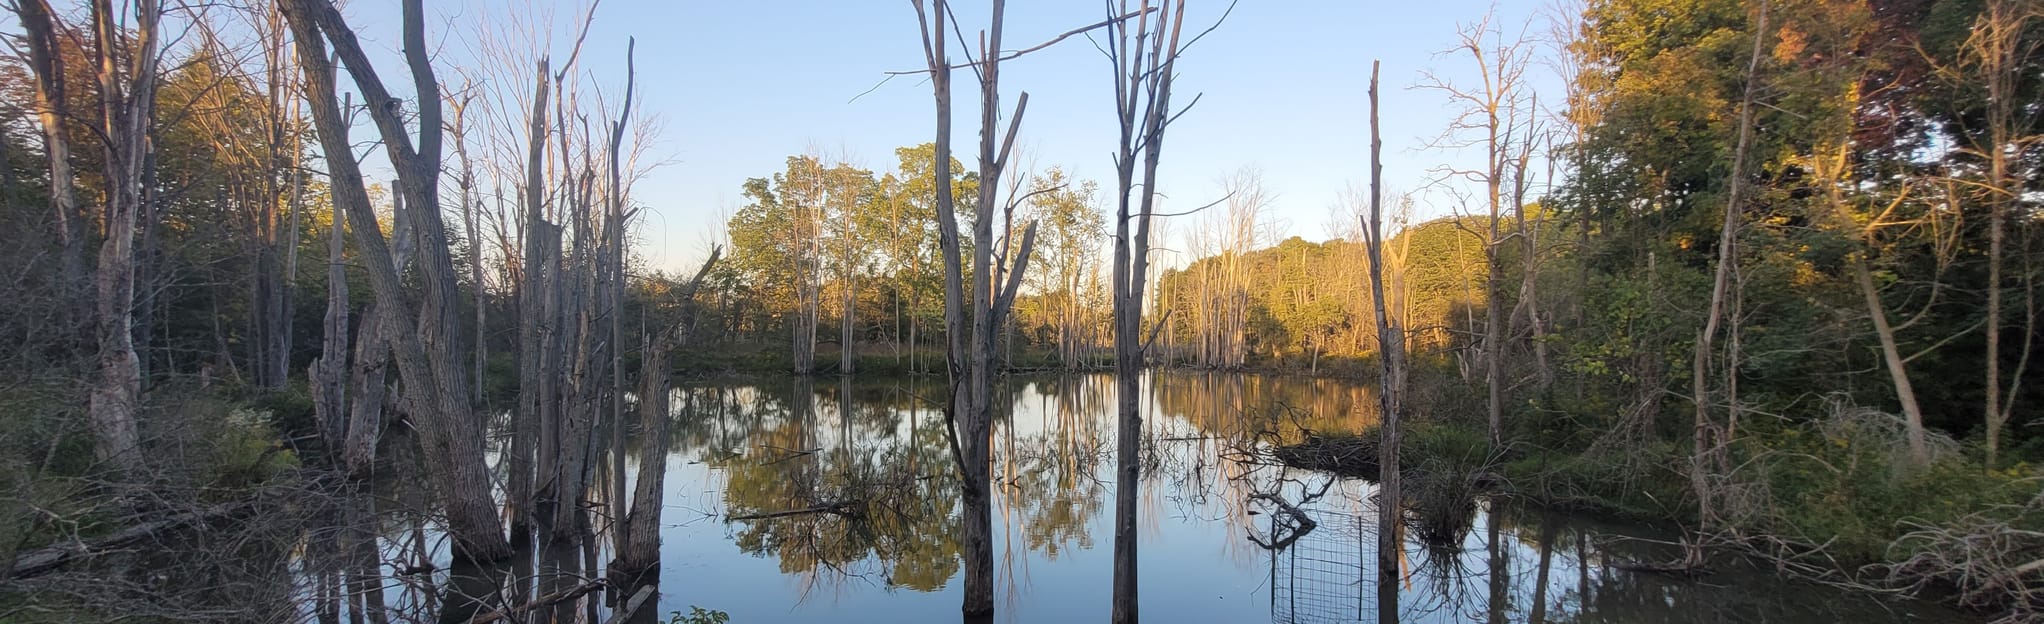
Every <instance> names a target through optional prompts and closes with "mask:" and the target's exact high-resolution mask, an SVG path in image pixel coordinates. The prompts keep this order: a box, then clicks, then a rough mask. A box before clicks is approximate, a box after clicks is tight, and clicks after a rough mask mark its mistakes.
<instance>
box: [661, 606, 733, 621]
mask: <svg viewBox="0 0 2044 624" xmlns="http://www.w3.org/2000/svg"><path fill="white" fill-rule="evenodd" d="M730 621H731V614H729V613H725V612H723V611H718V610H715V609H710V610H704V609H703V608H702V607H698V606H695V605H689V606H688V613H686V614H684V613H682V612H680V611H675V612H673V613H670V614H668V616H667V624H727V623H728V622H730Z"/></svg>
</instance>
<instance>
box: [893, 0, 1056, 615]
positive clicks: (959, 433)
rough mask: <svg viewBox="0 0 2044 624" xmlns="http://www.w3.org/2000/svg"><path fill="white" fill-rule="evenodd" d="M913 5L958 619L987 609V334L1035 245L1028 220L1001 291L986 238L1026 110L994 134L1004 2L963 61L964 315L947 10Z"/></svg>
mask: <svg viewBox="0 0 2044 624" xmlns="http://www.w3.org/2000/svg"><path fill="white" fill-rule="evenodd" d="M913 4H914V5H915V8H916V19H917V23H918V24H919V25H920V26H921V29H920V31H921V33H922V38H923V57H924V60H925V61H926V62H927V69H925V70H924V71H926V72H928V73H929V74H930V85H931V89H932V91H933V93H934V96H935V99H936V105H937V140H936V163H935V164H936V181H937V232H938V237H937V238H938V244H939V247H941V249H942V252H943V255H944V326H945V329H946V331H945V334H946V352H945V353H946V357H945V359H946V361H947V362H948V364H949V367H948V369H949V373H950V380H951V396H950V400H949V401H948V403H947V404H946V405H945V410H944V411H945V415H944V416H945V425H946V426H947V431H948V432H949V433H950V438H951V450H952V455H953V457H954V458H955V459H956V460H957V462H958V469H959V473H960V489H961V490H962V492H961V494H962V496H961V499H962V503H963V507H964V512H963V514H962V515H963V520H962V521H961V523H960V524H961V525H962V526H963V529H962V531H961V533H962V535H961V537H962V538H963V539H961V540H960V541H961V549H960V550H961V551H962V552H963V553H964V568H965V592H964V593H965V596H964V604H963V606H962V610H963V611H964V613H965V614H966V615H971V616H978V615H987V614H991V613H993V610H994V563H993V515H992V514H993V507H992V491H991V483H990V481H991V472H992V451H991V445H992V442H993V441H992V431H993V385H994V376H995V373H996V371H995V370H994V362H993V355H994V348H995V344H994V339H995V337H996V336H995V330H996V328H999V327H1000V326H1001V324H1002V323H1003V322H1004V321H1005V318H1006V316H1007V314H1008V311H1009V309H1010V307H1011V306H1012V304H1013V303H1014V300H1015V292H1016V290H1017V289H1018V288H1019V287H1020V286H1021V284H1022V276H1023V274H1024V272H1025V269H1026V268H1027V267H1028V265H1029V251H1030V248H1031V247H1032V246H1033V245H1034V244H1035V239H1036V225H1035V223H1033V222H1032V223H1030V224H1029V225H1028V226H1027V228H1026V229H1025V230H1024V231H1023V234H1022V239H1021V240H1022V244H1021V246H1020V247H1019V248H1017V252H1016V256H1015V257H1014V258H1013V259H1012V262H1013V266H1014V270H1013V272H1012V273H1010V274H1009V275H1008V279H1007V281H1006V282H1005V283H999V284H997V283H995V282H994V281H993V275H994V274H993V267H994V266H995V265H996V264H1007V262H1005V261H1006V260H1008V259H1006V258H995V257H994V249H996V248H1000V247H1002V245H1001V244H1000V239H998V238H996V237H995V235H994V223H995V222H996V221H998V220H999V219H997V218H995V217H996V215H995V214H994V211H995V210H996V207H998V206H999V205H1000V204H999V203H998V202H997V201H996V197H997V196H998V193H999V191H1000V180H1001V172H1002V171H1004V170H1005V169H1006V167H1007V161H1008V154H1009V151H1010V150H1011V149H1012V148H1013V147H1014V144H1015V133H1016V131H1017V130H1018V129H1019V128H1020V126H1021V124H1022V115H1023V111H1024V110H1026V107H1027V106H1028V104H1029V94H1028V93H1023V94H1022V95H1021V97H1020V98H1019V99H1018V100H1017V101H1016V103H1015V112H1014V114H1013V115H1012V116H1011V117H1010V118H1009V120H1008V128H1007V132H1006V134H1005V135H1000V134H996V131H997V130H998V129H999V128H1000V127H1001V123H1000V106H1001V93H1000V63H1001V61H1002V60H1004V58H1014V56H1016V55H1018V54H1020V53H1003V52H1001V25H1002V20H1003V18H1004V16H1005V12H1006V8H1007V6H1006V5H1007V3H1006V2H1005V0H993V17H992V25H991V26H990V27H989V28H988V30H987V31H986V32H985V34H984V35H983V37H982V44H981V48H980V50H979V59H978V60H973V59H972V55H971V54H970V53H968V54H967V61H968V62H967V63H966V64H964V65H962V66H961V67H970V68H972V69H973V70H974V73H975V74H976V75H977V76H978V77H979V81H980V102H981V106H980V141H979V185H980V186H979V197H978V202H977V203H976V204H975V205H974V210H975V218H974V219H973V262H972V265H971V270H972V279H971V282H970V286H971V288H972V293H971V300H970V304H969V305H970V306H971V307H969V308H968V307H967V305H968V303H967V299H966V297H967V293H966V292H965V289H966V288H967V286H968V284H967V282H966V276H965V271H966V265H965V263H964V260H963V258H962V251H961V249H960V240H959V231H958V215H957V206H956V203H957V202H956V201H955V198H954V197H953V196H952V188H951V70H952V69H954V67H953V66H952V65H951V61H950V60H949V50H948V48H949V44H948V43H947V42H946V35H947V34H948V28H947V26H946V24H945V20H946V19H947V18H949V16H950V9H949V7H948V6H947V4H948V3H947V2H946V1H945V0H933V1H932V2H931V3H929V4H930V5H933V6H925V3H924V2H922V1H921V0H916V1H915V2H914V3H913ZM1061 38H1062V37H1060V39H1061ZM1045 45H1049V44H1045ZM1042 47H1043V46H1037V48H1032V49H1040V48H1042ZM916 73H921V72H916Z"/></svg>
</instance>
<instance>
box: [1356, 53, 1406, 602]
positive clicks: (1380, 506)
mask: <svg viewBox="0 0 2044 624" xmlns="http://www.w3.org/2000/svg"><path fill="white" fill-rule="evenodd" d="M1378 68H1379V63H1378V62H1376V61H1372V62H1371V63H1370V214H1369V221H1368V222H1367V223H1365V224H1364V226H1363V230H1364V231H1363V235H1364V237H1365V238H1364V241H1365V245H1366V247H1367V249H1366V252H1367V253H1368V254H1369V259H1370V293H1371V295H1370V296H1371V301H1372V303H1373V304H1374V306H1373V307H1374V309H1375V311H1376V321H1377V367H1378V374H1379V381H1378V384H1379V387H1378V388H1377V405H1378V410H1379V411H1380V413H1379V414H1378V422H1380V423H1381V424H1380V425H1379V426H1378V429H1377V435H1378V442H1377V449H1378V450H1377V454H1378V457H1377V466H1378V470H1377V473H1378V475H1379V476H1378V480H1377V615H1378V618H1379V620H1380V621H1385V622H1395V621H1397V620H1398V586H1399V580H1400V577H1401V574H1400V572H1401V571H1400V569H1399V563H1400V557H1399V555H1400V554H1402V553H1404V548H1405V537H1404V533H1405V530H1404V529H1405V522H1404V515H1403V514H1402V513H1401V512H1400V510H1401V509H1402V508H1403V504H1404V500H1405V499H1404V495H1403V492H1402V491H1401V489H1400V486H1401V483H1400V481H1401V478H1400V476H1399V466H1398V459H1399V458H1398V448H1399V444H1400V441H1399V420H1400V416H1401V414H1400V410H1401V409H1403V408H1402V406H1401V403H1400V402H1401V400H1402V399H1403V398H1404V394H1405V329H1404V327H1402V326H1400V324H1399V322H1398V320H1396V318H1395V317H1393V316H1392V315H1391V313H1390V311H1389V310H1390V309H1389V308H1388V307H1387V306H1385V305H1384V216H1383V215H1384V210H1383V178H1384V166H1383V164H1382V162H1381V155H1382V153H1383V150H1384V141H1383V139H1381V138H1379V136H1378V122H1377V114H1378V110H1377V108H1378V104H1377V71H1378Z"/></svg>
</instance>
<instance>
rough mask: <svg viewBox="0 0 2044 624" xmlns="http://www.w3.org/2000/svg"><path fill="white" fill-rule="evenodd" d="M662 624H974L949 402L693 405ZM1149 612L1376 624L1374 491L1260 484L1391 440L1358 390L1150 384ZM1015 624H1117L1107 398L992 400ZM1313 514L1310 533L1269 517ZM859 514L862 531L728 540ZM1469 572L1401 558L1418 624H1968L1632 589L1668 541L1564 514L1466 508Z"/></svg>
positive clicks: (700, 396)
mask: <svg viewBox="0 0 2044 624" xmlns="http://www.w3.org/2000/svg"><path fill="white" fill-rule="evenodd" d="M677 392H678V393H682V395H683V396H682V397H679V398H678V400H676V401H675V402H674V404H675V405H676V406H678V407H677V409H679V410H683V411H684V412H685V413H683V414H680V415H679V421H680V427H681V428H680V430H679V431H678V432H677V433H678V435H676V436H675V444H674V447H673V449H672V451H671V452H672V453H673V455H672V456H671V459H670V466H671V472H670V473H669V475H668V484H667V485H668V492H667V501H668V511H667V513H666V517H665V522H664V526H665V529H664V532H663V539H664V544H663V547H662V560H663V562H664V567H663V569H662V572H661V579H660V587H661V597H660V611H659V612H660V613H669V612H672V611H682V612H687V611H688V610H689V608H690V607H691V606H692V605H699V606H702V607H705V608H709V609H716V610H720V611H724V612H727V613H729V614H730V615H731V619H732V621H734V622H742V623H753V622H806V621H831V622H901V621H935V620H948V619H953V618H956V617H957V609H958V604H959V596H958V591H959V576H958V574H959V563H958V560H957V543H956V542H955V540H954V539H953V538H952V536H953V535H954V534H955V533H954V532H953V531H952V529H951V528H950V527H951V526H953V525H954V524H955V521H954V520H953V517H954V516H953V514H954V513H955V510H954V509H953V505H954V503H953V501H954V499H955V496H956V495H955V491H956V485H955V480H954V476H953V475H954V474H955V472H956V471H955V469H954V464H952V463H951V461H952V459H951V456H950V454H949V450H948V446H947V442H946V437H945V433H944V423H943V421H942V416H941V415H940V413H939V412H938V411H937V410H935V409H934V408H933V404H932V401H934V400H937V398H938V397H941V396H943V387H942V385H941V381H940V380H932V379H890V380H874V379H843V380H840V379H816V380H811V379H781V380H770V381H759V382H749V383H741V384H722V385H711V386H698V387H692V388H684V389H679V390H677ZM1145 396H1146V400H1145V401H1144V405H1145V409H1146V410H1147V416H1146V418H1145V424H1144V439H1143V444H1142V448H1143V449H1144V452H1145V463H1146V465H1145V471H1144V481H1143V484H1142V496H1141V499H1140V500H1141V502H1140V510H1141V523H1140V527H1141V546H1140V548H1139V552H1140V553H1141V560H1140V578H1141V580H1142V593H1141V597H1142V600H1141V612H1142V615H1143V617H1144V618H1145V619H1147V620H1150V621H1159V622H1263V621H1270V622H1357V621H1378V619H1379V618H1378V617H1377V615H1376V610H1375V604H1376V590H1375V583H1376V578H1377V575H1376V572H1375V561H1376V554H1375V549H1376V528H1375V526H1374V525H1375V517H1376V512H1375V510H1374V505H1375V502H1374V501H1373V500H1372V496H1373V494H1374V486H1373V485H1372V484H1370V483H1367V482H1364V481H1362V480H1351V479H1339V478H1334V477H1331V476H1328V475H1324V474H1318V473H1313V472H1307V471H1301V470H1297V469H1288V468H1285V467H1283V466H1281V465H1277V464H1275V463H1274V462H1270V461H1268V460H1266V459H1262V458H1261V457H1262V456H1261V455H1259V454H1258V453H1257V452H1256V451H1257V450H1259V449H1258V447H1259V445H1260V444H1261V443H1260V442H1259V441H1258V437H1257V435H1258V433H1259V432H1282V431H1290V432H1297V431H1299V430H1301V429H1302V428H1304V429H1311V430H1315V431H1322V432H1327V431H1354V430H1359V429H1361V428H1363V427H1366V426H1369V425H1372V424H1374V420H1375V409H1374V405H1375V397H1374V395H1373V394H1372V393H1371V392H1370V390H1369V389H1368V388H1367V387H1364V386H1360V385H1355V384H1349V383H1342V382H1338V381H1333V380H1324V379H1297V378H1278V377H1262V376H1249V375H1222V374H1172V373H1160V374H1155V375H1152V376H1150V377H1149V378H1148V379H1147V380H1146V382H1145ZM996 404H997V405H999V406H1000V407H999V408H997V414H996V421H997V422H996V425H995V429H994V431H995V434H994V437H995V444H994V454H995V466H994V489H995V491H996V492H997V497H996V502H995V507H994V512H993V521H994V535H995V542H994V551H995V557H996V562H997V563H996V566H995V575H996V579H995V581H996V582H995V586H996V587H997V588H998V592H997V594H996V605H997V615H996V617H995V619H996V621H1000V622H1084V621H1102V620H1104V619H1105V618H1106V614H1107V612H1108V606H1109V602H1110V593H1109V580H1110V575H1111V570H1112V565H1111V555H1112V550H1113V547H1112V543H1113V534H1112V529H1111V523H1112V519H1113V505H1112V500H1113V491H1114V484H1113V477H1114V470H1113V443H1114V426H1115V425H1114V415H1113V405H1114V386H1113V378H1112V377H1111V376H1108V375H1078V376H1070V375H1068V376H1055V375H1046V376H1019V377H1015V378H1012V379H1010V380H1008V381H1007V383H1005V384H1004V385H1003V388H1002V398H1001V399H1000V400H998V401H996ZM1259 493H1263V494H1276V495H1277V496H1278V497H1279V498H1283V499H1285V500H1287V501H1292V502H1295V503H1299V507H1301V508H1302V509H1303V510H1304V511H1305V512H1306V513H1307V514H1309V515H1310V516H1311V517H1313V518H1314V520H1315V521H1316V524H1317V526H1316V528H1314V529H1313V530H1311V531H1309V532H1307V533H1305V534H1303V535H1299V536H1297V539H1296V540H1294V541H1292V542H1291V543H1290V544H1288V545H1285V546H1284V547H1282V548H1280V549H1276V550H1272V549H1269V548H1266V546H1265V545H1267V544H1274V543H1276V542H1279V541H1280V540H1282V539H1284V538H1285V537H1287V536H1288V534H1289V533H1292V532H1295V529H1294V528H1292V527H1290V524H1291V523H1290V522H1287V521H1285V519H1284V517H1283V516H1281V515H1280V514H1278V513H1275V512H1276V511H1277V509H1276V508H1275V507H1274V506H1273V505H1272V504H1271V503H1269V502H1268V501H1267V500H1266V499H1261V498H1256V499H1252V496H1253V495H1255V494H1259ZM845 504H858V505H859V508H858V509H856V510H852V511H851V512H848V513H842V514H841V513H833V512H828V511H825V512H814V513H801V514H797V515H788V516H779V517H768V518H759V519H750V520H730V519H729V518H733V517H738V518H743V517H748V516H762V515H767V514H772V513H775V512H786V511H791V510H807V509H814V508H818V507H830V506H833V505H845ZM1472 514H1473V518H1472V519H1471V521H1470V522H1469V524H1468V525H1467V526H1468V527H1469V530H1468V531H1467V533H1466V534H1465V535H1464V536H1463V537H1462V539H1461V540H1460V544H1459V547H1442V546H1429V545H1425V544H1422V543H1420V542H1419V541H1417V540H1416V539H1414V540H1412V541H1409V542H1408V544H1407V547H1406V549H1405V550H1406V552H1405V553H1404V556H1403V560H1404V561H1405V562H1406V569H1405V570H1404V571H1403V574H1404V578H1405V587H1404V588H1403V591H1401V592H1400V593H1401V602H1400V605H1401V606H1400V611H1401V614H1400V621H1405V622H1468V621H1511V622H1539V621H1547V622H1842V621H1851V622H1860V623H1873V622H1902V621H1965V620H1964V619H1963V618H1960V617H1958V616H1957V614H1954V613H1951V612H1948V611H1945V610H1942V609H1938V608H1935V607H1932V606H1928V605H1924V604H1920V603H1899V602H1892V601H1883V600H1878V599H1875V598H1872V597H1868V596H1864V595H1858V594H1851V593H1845V592H1840V591H1836V590H1832V589H1830V588H1826V587H1821V586H1814V585H1804V584H1800V583H1792V582H1785V581H1783V580H1782V579H1780V578H1778V577H1776V576H1774V575H1773V574H1771V573H1767V572H1765V571H1757V570H1756V571H1750V572H1747V573H1741V574H1731V573H1727V574H1719V575H1716V576H1711V577H1706V578H1702V579H1681V578H1672V577H1668V576H1664V575H1659V574H1653V573H1635V572H1628V571H1624V570H1620V569H1618V568H1617V567H1616V566H1617V565H1618V564H1622V563H1624V562H1629V561H1668V560H1673V559H1674V558H1676V557H1677V556H1678V555H1679V553H1678V552H1676V550H1675V549H1674V548H1673V547H1670V546H1668V545H1666V541H1667V539H1668V537H1669V536H1666V535H1656V534H1654V533H1652V532H1643V531H1637V530H1629V529H1628V528H1626V527H1617V526H1610V525H1604V524H1599V523H1595V522H1587V521H1583V520H1581V519H1578V518H1571V517H1568V516H1565V515H1556V514H1544V513H1539V512H1537V511H1531V510H1519V509H1509V508H1506V507H1505V506H1503V505H1499V506H1496V508H1492V506H1491V505H1489V504H1487V503H1486V504H1478V505H1475V506H1474V507H1473V511H1472Z"/></svg>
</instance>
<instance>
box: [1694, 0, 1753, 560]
mask: <svg viewBox="0 0 2044 624" xmlns="http://www.w3.org/2000/svg"><path fill="white" fill-rule="evenodd" d="M1759 4H1760V12H1759V19H1758V20H1757V21H1756V22H1755V23H1754V27H1753V50H1752V57H1751V58H1749V59H1748V60H1747V62H1746V91H1745V95H1744V96H1742V97H1741V99H1740V102H1739V139H1738V143H1737V146H1736V147H1735V148H1734V149H1733V150H1732V173H1731V178H1730V180H1729V181H1728V182H1727V183H1726V186H1727V191H1726V193H1725V220H1724V225H1723V227H1722V228H1720V229H1721V231H1720V232H1719V234H1718V258H1717V268H1716V270H1715V277H1714V278H1713V279H1712V283H1711V292H1710V309H1709V312H1708V313H1707V314H1706V315H1705V316H1704V323H1703V330H1702V331H1700V332H1698V333H1697V339H1696V356H1695V361H1694V362H1693V363H1692V368H1691V373H1690V375H1691V378H1690V385H1691V392H1692V393H1694V394H1693V397H1694V401H1695V404H1696V423H1695V432H1694V434H1693V435H1692V438H1693V439H1692V442H1693V444H1694V446H1695V449H1694V457H1691V458H1690V485H1691V487H1692V488H1693V489H1695V495H1696V504H1697V518H1698V522H1699V523H1700V526H1702V527H1703V528H1704V529H1705V530H1708V528H1709V527H1710V525H1711V522H1712V518H1713V517H1714V514H1715V513H1716V510H1715V507H1714V506H1713V505H1712V501H1711V497H1712V492H1711V485H1710V479H1709V477H1708V474H1707V471H1708V470H1709V466H1710V464H1711V463H1712V461H1711V459H1710V458H1711V457H1713V456H1715V454H1716V453H1717V452H1718V448H1717V447H1719V446H1721V445H1722V444H1724V443H1725V442H1727V441H1725V440H1718V439H1716V438H1717V431H1718V430H1717V427H1716V425H1715V424H1714V423H1712V422H1711V417H1710V381H1709V380H1710V355H1711V343H1712V340H1713V339H1714V338H1716V336H1717V331H1718V323H1719V321H1721V320H1722V318H1723V316H1724V308H1725V299H1726V290H1727V286H1728V283H1729V281H1730V277H1731V272H1732V267H1733V265H1735V264H1737V263H1738V261H1739V258H1738V253H1739V252H1738V238H1739V227H1740V226H1739V211H1740V210H1741V207H1740V205H1739V203H1740V201H1741V199H1743V198H1742V194H1743V193H1744V191H1745V190H1746V156H1747V154H1748V153H1749V152H1750V151H1751V149H1752V146H1753V101H1754V94H1755V93H1756V92H1757V91H1758V90H1759V86H1760V84H1759V82H1760V80H1759V78H1760V55H1761V52H1762V50H1764V49H1765V48H1764V44H1765V42H1766V39H1767V9H1768V0H1760V2H1759ZM1726 374H1727V375H1735V374H1738V371H1726ZM1700 556H1701V553H1699V552H1697V551H1695V550H1694V549H1692V550H1691V552H1690V554H1689V557H1690V561H1689V563H1692V564H1693V563H1698V562H1699V560H1698V557H1700Z"/></svg>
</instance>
